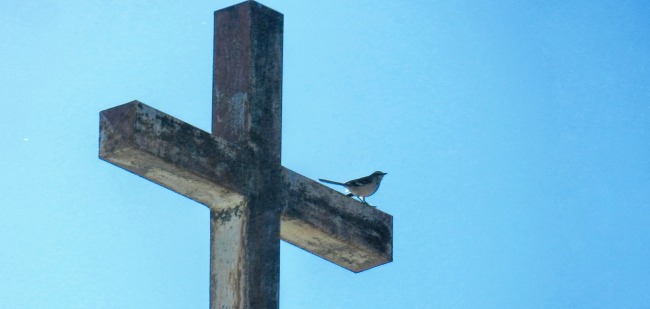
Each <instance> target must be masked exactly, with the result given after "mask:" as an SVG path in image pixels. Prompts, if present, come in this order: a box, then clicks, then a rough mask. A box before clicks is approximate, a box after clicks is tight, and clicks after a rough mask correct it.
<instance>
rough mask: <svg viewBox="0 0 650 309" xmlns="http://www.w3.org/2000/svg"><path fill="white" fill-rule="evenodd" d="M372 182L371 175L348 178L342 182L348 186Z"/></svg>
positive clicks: (358, 185)
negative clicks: (353, 178)
mask: <svg viewBox="0 0 650 309" xmlns="http://www.w3.org/2000/svg"><path fill="white" fill-rule="evenodd" d="M371 182H372V177H371V176H366V177H361V178H359V179H355V180H350V181H348V182H346V183H345V184H344V186H350V187H360V186H364V185H367V184H369V183H371Z"/></svg>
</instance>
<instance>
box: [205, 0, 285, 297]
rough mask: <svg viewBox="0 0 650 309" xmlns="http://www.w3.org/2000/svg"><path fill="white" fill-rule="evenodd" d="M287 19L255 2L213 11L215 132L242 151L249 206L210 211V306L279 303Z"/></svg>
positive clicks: (247, 203) (213, 119) (241, 156)
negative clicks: (231, 210) (232, 210)
mask: <svg viewBox="0 0 650 309" xmlns="http://www.w3.org/2000/svg"><path fill="white" fill-rule="evenodd" d="M283 23H284V17H283V16H282V14H280V13H278V12H275V11H273V10H271V9H269V8H267V7H265V6H263V5H261V4H259V3H256V2H253V1H247V2H244V3H241V4H238V5H234V6H231V7H228V8H225V9H223V10H219V11H216V12H215V29H214V73H213V74H214V75H213V97H212V134H213V135H215V136H219V137H221V138H223V139H224V140H227V141H229V142H231V143H234V144H236V145H237V146H238V147H240V149H241V152H239V154H238V157H239V159H240V161H241V165H240V169H239V170H238V172H239V175H240V177H241V179H243V183H242V186H241V187H240V188H241V191H240V192H241V193H242V194H243V195H244V197H245V198H244V201H245V205H244V207H242V209H241V211H239V212H235V214H238V215H231V214H230V213H229V214H225V212H224V211H220V212H217V211H212V212H211V220H210V222H211V226H212V227H211V231H212V232H211V244H212V250H211V252H212V257H213V258H212V260H211V274H210V281H211V283H213V284H214V286H215V289H211V292H210V307H211V308H224V307H225V308H230V307H236V308H278V307H279V303H280V302H279V296H280V295H279V290H280V286H279V284H280V214H281V207H280V206H281V203H282V195H281V193H282V189H281V182H280V181H279V179H280V138H281V136H282V133H281V128H282V125H281V121H282V32H283ZM228 229H229V230H235V229H237V230H238V231H237V233H238V235H239V236H237V237H239V240H237V241H235V242H232V238H233V237H234V236H235V235H236V234H237V233H230V232H229V231H227V230H228ZM224 244H229V246H230V247H229V248H228V250H231V255H230V256H225V255H223V254H221V253H220V252H219V251H220V249H221V248H222V246H223V245H224ZM234 255H236V264H237V265H238V266H237V267H234V268H232V269H229V267H232V265H231V264H230V262H229V260H230V259H232V258H233V257H232V256H234ZM219 265H222V266H219ZM226 269H228V271H227V272H228V273H229V274H224V272H225V270H226ZM223 280H228V281H227V282H228V283H227V284H223ZM226 295H227V296H226ZM231 298H232V299H231Z"/></svg>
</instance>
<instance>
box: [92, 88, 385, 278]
mask: <svg viewBox="0 0 650 309" xmlns="http://www.w3.org/2000/svg"><path fill="white" fill-rule="evenodd" d="M99 146H100V147H99V148H100V153H99V157H100V158H101V159H103V160H105V161H108V162H110V163H113V164H115V165H117V166H119V167H122V168H124V169H126V170H128V171H130V172H133V173H134V174H137V175H139V176H142V177H144V178H146V179H148V180H151V181H153V182H155V183H158V184H160V185H162V186H164V187H166V188H169V189H171V190H173V191H175V192H178V193H180V194H182V195H184V196H186V197H188V198H190V199H192V200H194V201H197V202H199V203H201V204H203V205H206V206H207V207H209V208H211V209H215V210H218V209H228V208H231V207H236V206H237V205H240V204H241V202H242V200H243V198H244V197H243V194H242V193H241V192H238V189H237V188H242V187H243V185H242V184H243V183H244V182H245V181H246V180H245V179H238V178H237V177H238V176H236V175H239V174H238V173H236V171H235V170H236V169H241V168H243V167H242V166H241V165H242V164H241V162H240V160H239V156H240V155H241V153H240V152H241V150H240V149H239V148H238V147H237V146H235V145H233V144H231V143H229V142H227V141H225V140H223V139H221V138H219V137H215V136H213V135H211V134H210V133H208V132H205V131H203V130H201V129H198V128H196V127H194V126H192V125H189V124H187V123H184V122H182V121H181V120H178V119H176V118H174V117H172V116H169V115H167V114H165V113H163V112H160V111H158V110H156V109H154V108H152V107H149V106H147V105H145V104H143V103H141V102H138V101H133V102H130V103H127V104H123V105H120V106H117V107H114V108H111V109H108V110H104V111H102V112H101V113H100V145H99ZM281 178H282V179H278V180H275V181H281V182H282V186H281V187H282V188H283V189H282V190H283V193H282V194H283V195H284V198H283V201H284V203H285V205H282V206H283V213H282V217H281V227H280V228H281V238H282V239H283V240H285V241H286V242H288V243H291V244H294V245H296V246H298V247H300V248H302V249H304V250H306V251H308V252H310V253H313V254H315V255H318V256H320V257H322V258H324V259H326V260H328V261H330V262H332V263H335V264H337V265H339V266H341V267H344V268H346V269H349V270H351V271H353V272H360V271H364V270H367V269H369V268H372V267H375V266H379V265H381V264H385V263H388V262H390V261H392V231H393V227H392V216H390V215H388V214H386V213H384V212H382V211H380V210H378V209H376V208H374V207H371V206H368V205H365V204H363V203H360V202H358V201H356V200H353V199H351V198H349V197H346V196H345V195H343V194H341V193H339V192H337V191H334V190H332V189H330V188H328V187H325V186H322V185H320V184H318V183H316V182H314V181H312V180H310V179H308V178H306V177H304V176H302V175H300V174H298V173H296V172H293V171H291V170H289V169H287V168H284V167H283V168H282V173H281Z"/></svg>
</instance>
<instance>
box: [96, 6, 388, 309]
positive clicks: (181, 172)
mask: <svg viewBox="0 0 650 309" xmlns="http://www.w3.org/2000/svg"><path fill="white" fill-rule="evenodd" d="M282 37H283V15H282V14H280V13H278V12H276V11H274V10H272V9H270V8H267V7H265V6H263V5H261V4H259V3H256V2H254V1H247V2H243V3H240V4H237V5H234V6H231V7H227V8H225V9H222V10H218V11H216V12H215V32H214V72H213V96H212V134H210V133H208V132H205V131H202V130H200V129H198V128H196V127H194V126H192V125H190V124H187V123H185V122H183V121H181V120H178V119H176V118H174V117H172V116H170V115H167V114H165V113H163V112H160V111H158V110H156V109H154V108H152V107H150V106H148V105H145V104H144V103H141V102H138V101H132V102H129V103H126V104H123V105H119V106H116V107H113V108H110V109H107V110H104V111H102V112H100V139H99V157H100V158H101V159H103V160H105V161H108V162H110V163H113V164H115V165H117V166H119V167H121V168H123V169H126V170H128V171H130V172H132V173H134V174H136V175H139V176H142V177H144V178H146V179H148V180H150V181H153V182H155V183H158V184H160V185H162V186H164V187H166V188H169V189H171V190H173V191H175V192H177V193H179V194H182V195H184V196H186V197H188V198H190V199H192V200H194V201H196V202H198V203H201V204H203V205H205V206H207V207H208V208H209V209H210V308H212V309H216V308H278V306H279V299H278V298H279V272H280V263H279V262H280V239H282V240H284V241H286V242H288V243H291V244H293V245H295V246H297V247H299V248H302V249H304V250H306V251H308V252H311V253H313V254H315V255H317V256H320V257H322V258H323V259H326V260H328V261H330V262H332V263H335V264H337V265H339V266H341V267H344V268H346V269H349V270H351V271H353V272H361V271H364V270H367V269H370V268H372V267H375V266H378V265H382V264H385V263H388V262H391V261H392V256H393V249H392V245H393V226H392V223H393V218H392V216H390V215H389V214H386V213H384V212H382V211H380V210H378V209H376V208H374V207H371V206H368V205H365V204H363V203H361V202H359V201H356V200H354V199H352V198H349V197H347V196H345V195H343V194H341V193H339V192H337V191H334V190H332V189H330V188H328V187H325V186H323V185H320V184H319V183H317V182H315V181H313V180H311V179H308V178H307V177H305V176H302V175H300V174H298V173H296V172H294V171H292V170H290V169H288V168H286V167H284V166H282V165H281V162H280V142H281V127H282V125H281V111H282V108H281V105H282Z"/></svg>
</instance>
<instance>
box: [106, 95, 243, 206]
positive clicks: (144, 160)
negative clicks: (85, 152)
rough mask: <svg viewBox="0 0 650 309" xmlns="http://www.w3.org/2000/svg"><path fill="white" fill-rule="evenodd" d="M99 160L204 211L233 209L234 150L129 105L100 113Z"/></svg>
mask: <svg viewBox="0 0 650 309" xmlns="http://www.w3.org/2000/svg"><path fill="white" fill-rule="evenodd" d="M99 127H100V134H99V157H100V158H101V159H104V160H106V161H108V162H110V163H113V164H115V165H117V166H119V167H122V168H124V169H126V170H128V171H130V172H132V173H134V174H136V175H139V176H142V177H144V178H146V179H149V180H151V181H153V182H155V183H157V184H160V185H162V186H163V187H166V188H169V189H171V190H172V191H175V192H178V193H180V194H182V195H184V196H187V197H188V198H190V199H193V200H195V201H197V202H199V203H201V204H204V205H206V206H208V207H210V208H215V209H219V208H229V207H233V206H236V205H239V204H240V203H241V202H242V200H243V197H242V195H241V194H240V193H238V192H236V189H237V188H238V187H240V186H241V184H242V182H243V181H242V180H241V179H238V178H237V170H238V169H239V168H240V167H241V162H240V161H239V159H238V158H237V156H238V154H239V149H238V148H237V147H236V146H234V145H232V144H230V143H228V142H226V141H224V140H222V139H220V138H218V137H215V136H212V135H210V133H207V132H205V131H202V130H200V129H198V128H196V127H193V126H191V125H189V124H187V123H184V122H182V121H180V120H178V119H176V118H174V117H172V116H169V115H167V114H165V113H162V112H160V111H157V110H155V109H153V108H152V107H149V106H147V105H145V104H143V103H141V102H138V101H133V102H130V103H126V104H123V105H120V106H116V107H113V108H111V109H107V110H104V111H102V112H101V113H100V126H99Z"/></svg>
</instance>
